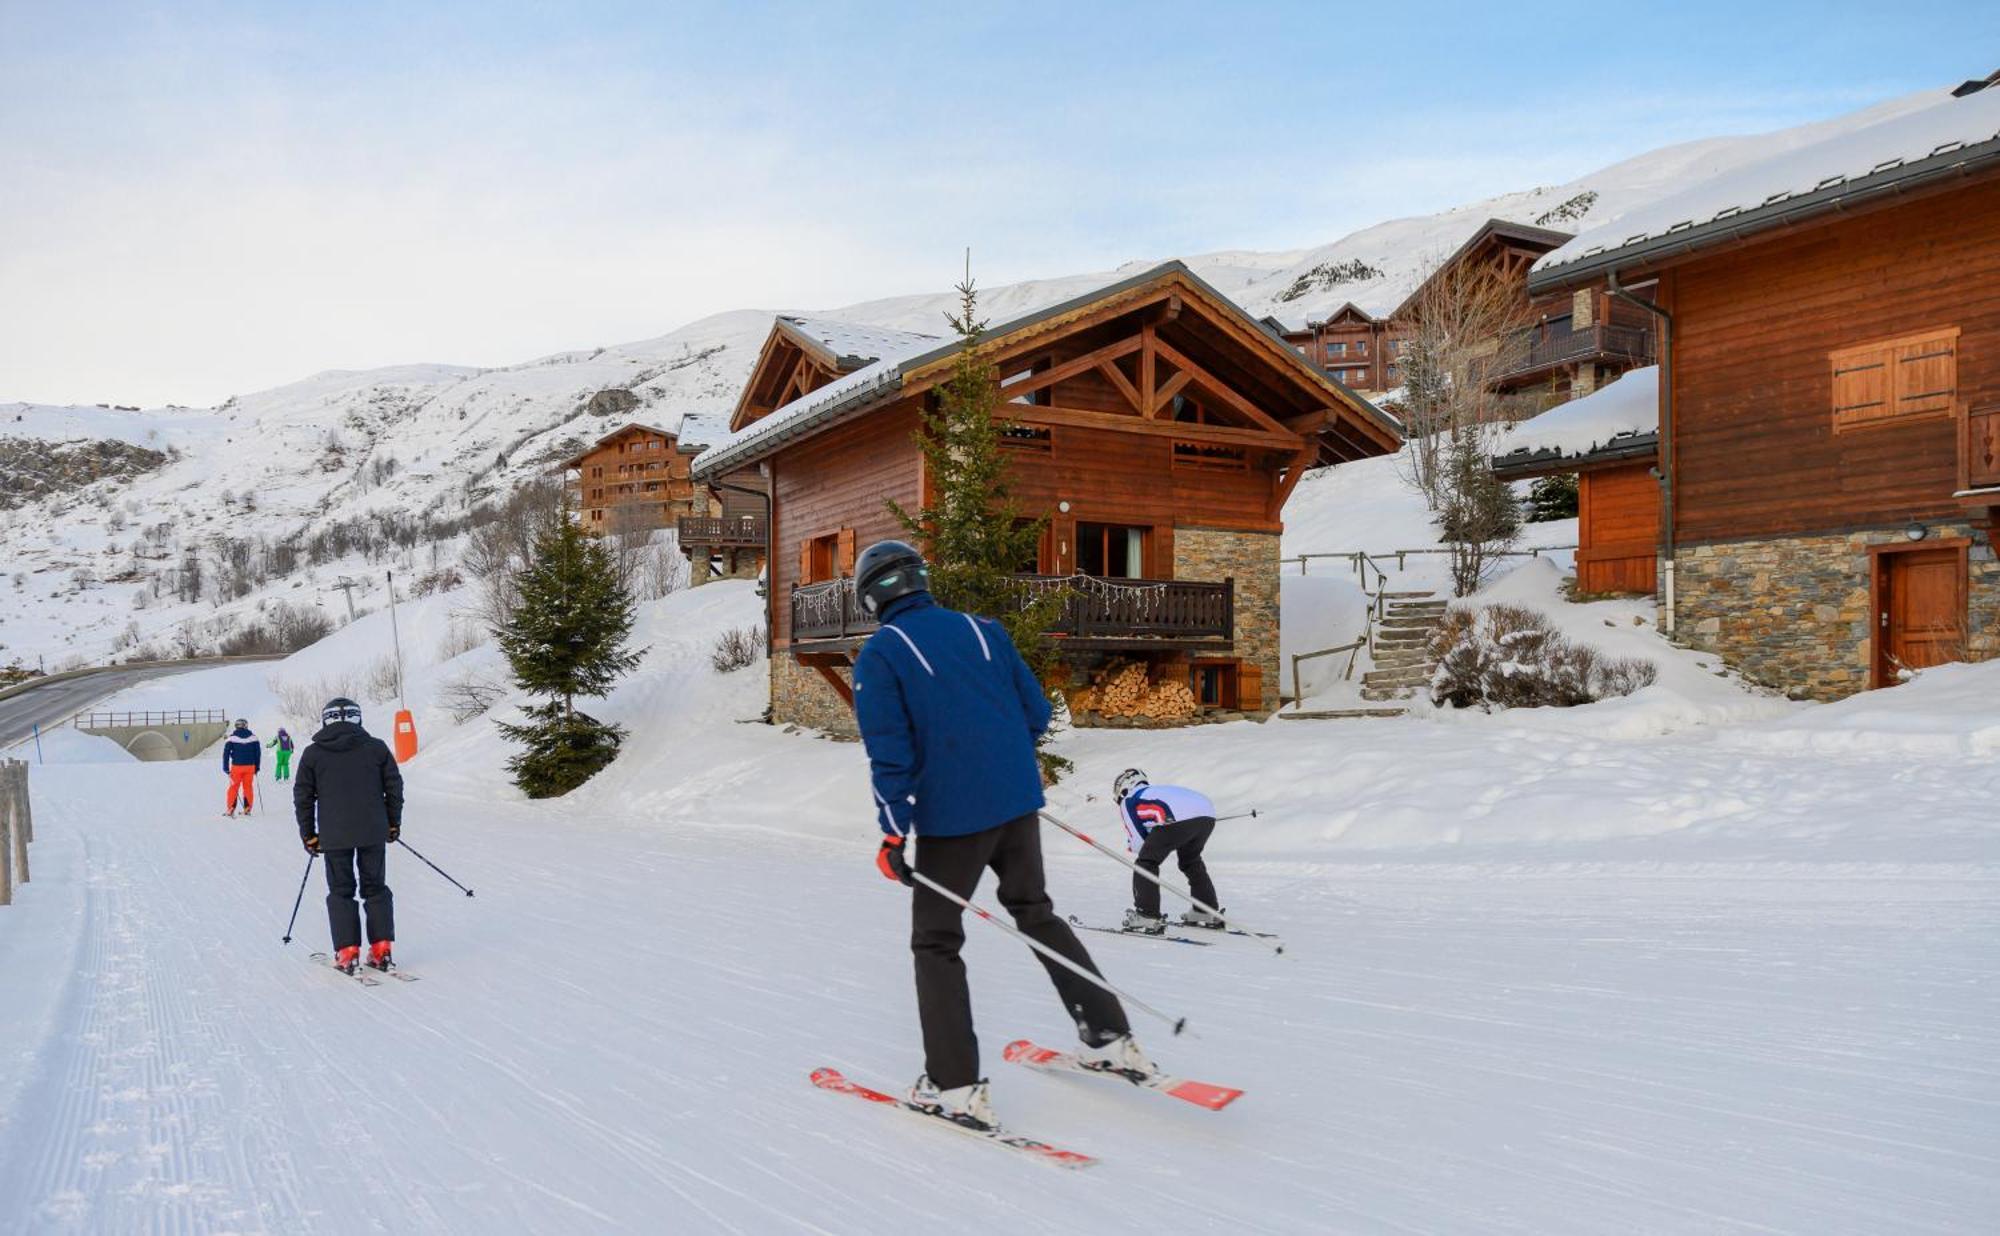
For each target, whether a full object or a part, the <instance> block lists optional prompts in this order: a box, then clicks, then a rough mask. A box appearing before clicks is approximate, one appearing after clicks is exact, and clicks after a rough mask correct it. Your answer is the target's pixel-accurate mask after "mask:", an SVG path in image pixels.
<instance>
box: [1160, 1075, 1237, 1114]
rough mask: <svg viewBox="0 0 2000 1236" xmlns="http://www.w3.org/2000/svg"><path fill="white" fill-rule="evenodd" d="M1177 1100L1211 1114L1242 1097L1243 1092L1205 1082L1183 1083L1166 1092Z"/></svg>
mask: <svg viewBox="0 0 2000 1236" xmlns="http://www.w3.org/2000/svg"><path fill="white" fill-rule="evenodd" d="M1167 1093H1168V1094H1171V1095H1173V1096H1174V1097H1175V1098H1177V1099H1184V1100H1186V1101H1187V1102H1189V1103H1192V1104H1194V1105H1195V1106H1196V1107H1206V1108H1207V1109H1208V1110H1210V1111H1212V1112H1219V1111H1221V1110H1222V1109H1223V1108H1225V1107H1227V1106H1229V1105H1230V1104H1231V1103H1234V1102H1235V1101H1236V1100H1238V1099H1240V1098H1242V1097H1243V1092H1242V1091H1241V1090H1237V1089H1235V1088H1233V1087H1230V1086H1211V1085H1209V1084H1208V1083H1207V1082H1198V1081H1184V1082H1182V1083H1180V1084H1179V1085H1177V1086H1175V1087H1173V1088H1172V1089H1170V1090H1168V1091H1167Z"/></svg>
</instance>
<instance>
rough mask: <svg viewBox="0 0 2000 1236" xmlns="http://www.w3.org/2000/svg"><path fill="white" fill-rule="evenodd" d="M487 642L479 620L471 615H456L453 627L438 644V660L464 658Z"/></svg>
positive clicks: (449, 628)
mask: <svg viewBox="0 0 2000 1236" xmlns="http://www.w3.org/2000/svg"><path fill="white" fill-rule="evenodd" d="M485 642H486V636H485V633H484V632H482V631H481V630H480V629H479V621H478V619H476V618H474V617H472V616H471V615H454V616H453V617H452V620H451V625H450V626H448V627H446V628H445V633H444V640H443V642H441V643H440V644H438V660H440V661H449V660H451V659H452V658H453V657H462V656H464V655H465V654H466V653H468V652H471V651H472V650H473V649H475V648H477V647H479V646H480V645H481V644H483V643H485Z"/></svg>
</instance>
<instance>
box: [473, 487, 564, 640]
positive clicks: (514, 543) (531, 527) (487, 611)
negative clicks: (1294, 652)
mask: <svg viewBox="0 0 2000 1236" xmlns="http://www.w3.org/2000/svg"><path fill="white" fill-rule="evenodd" d="M562 502H563V488H562V483H561V482H559V481H557V480H555V479H554V478H548V477H545V478H539V479H536V480H533V481H529V482H528V483H527V484H524V485H522V486H521V487H520V488H518V489H516V490H515V491H514V492H513V493H511V494H509V495H507V497H506V498H504V499H503V500H501V501H500V502H499V503H498V504H497V505H495V506H492V507H486V508H482V510H481V512H480V515H481V516H482V518H480V520H479V521H478V524H477V526H476V527H474V528H473V529H472V530H471V532H470V533H469V534H468V535H467V536H466V539H465V552H464V553H463V554H462V555H461V556H460V562H461V563H462V564H463V565H464V567H465V572H466V574H467V575H469V576H471V577H472V579H473V580H475V581H477V582H478V583H479V584H480V586H481V590H482V593H483V595H482V596H481V599H480V609H479V616H480V618H481V619H483V620H484V621H485V623H486V625H487V626H489V627H503V626H506V625H507V623H508V621H509V620H510V619H512V618H513V616H514V605H515V603H516V602H517V601H518V600H519V599H520V595H519V593H518V592H517V591H516V589H515V585H514V576H515V575H516V574H518V573H519V572H520V571H521V569H522V568H523V567H525V566H527V564H528V559H529V557H530V556H531V555H532V553H533V551H534V547H535V537H536V536H537V535H539V534H540V532H541V530H542V529H543V528H545V527H547V526H548V524H549V522H550V521H551V520H556V519H562V518H564V514H563V506H562Z"/></svg>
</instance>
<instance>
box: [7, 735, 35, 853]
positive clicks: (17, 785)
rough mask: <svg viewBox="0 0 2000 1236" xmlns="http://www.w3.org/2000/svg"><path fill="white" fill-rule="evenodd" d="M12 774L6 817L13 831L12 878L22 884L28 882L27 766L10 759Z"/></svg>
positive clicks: (9, 779)
mask: <svg viewBox="0 0 2000 1236" xmlns="http://www.w3.org/2000/svg"><path fill="white" fill-rule="evenodd" d="M9 763H11V764H12V765H13V767H12V768H11V769H9V771H10V772H11V773H12V774H13V775H12V776H11V777H9V778H8V781H9V782H10V784H9V786H8V793H7V819H8V821H9V823H10V826H11V828H12V831H13V833H14V878H15V879H16V880H17V881H19V882H20V883H22V884H26V883H27V882H28V841H29V840H30V838H29V825H28V766H27V765H26V764H23V763H22V762H21V761H19V760H10V761H9Z"/></svg>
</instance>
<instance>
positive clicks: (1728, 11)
mask: <svg viewBox="0 0 2000 1236" xmlns="http://www.w3.org/2000/svg"><path fill="white" fill-rule="evenodd" d="M1489 11H1490V14H1491V15H1489ZM1649 13H1650V14H1652V15H1651V16H1648V15H1647V14H1649ZM1887 16H1888V14H1886V13H1885V11H1884V10H1883V9H1882V7H1881V6H1880V5H1879V4H1868V5H1837V4H1815V5H1797V6H1794V5H1784V4H1744V3H1740V2H1738V3H1730V4H1723V5H1715V6H1712V8H1711V7H1709V6H1703V5H1691V4H1679V5H1671V6H1666V5H1662V6H1648V5H1634V4H1631V3H1629V2H1621V3H1609V2H1606V3H1597V4H1582V5H1562V6H1532V5H1529V6H1523V5H1506V6H1497V5H1496V6H1486V5H1476V6H1475V5H1468V6H1465V7H1463V8H1456V7H1452V6H1425V5H1417V4H1400V5H1361V4H1355V5H1344V4H1329V3H1326V2H1325V0H1319V2H1317V3H1300V4H1271V5H1266V6H1251V5H1234V4H1225V3H1219V2H1211V3H1205V4H1178V3H1171V2H1165V0H1155V2H1153V3H1145V4H1131V5H1113V4H1096V3H1091V2H1090V0H1065V2H1063V3H1055V4H1024V5H1008V4H987V5H983V6H971V5H950V4H938V3H935V0H932V2H931V3H923V4H911V5H862V4H842V3H835V2H830V0H820V2H818V3H812V4H808V5H757V4H749V3H721V4H689V5H673V4H666V3H632V4H573V5H571V4H538V5H525V4H522V5H516V4H508V3H503V2H501V0H481V2H478V3H462V4H421V3H417V2H415V0H410V2H407V3H395V4H370V3H361V2H344V3H303V2H297V0H271V2H269V3H262V4H207V3H200V2H198V0H171V2H168V3H159V4H92V3H89V2H88V0H69V2H66V3H58V2H55V0H49V2H46V3H41V2H32V0H0V401H9V400H14V399H28V400H37V401H43V402H59V403H69V402H77V403H95V402H115V403H144V404H148V405H151V404H160V403H167V402H178V403H188V404H209V403H214V402H217V401H219V400H221V399H223V398H225V397H226V396H228V395H230V394H233V393H240V392H244V391H251V390H257V389H260V388H263V387H268V386H273V385H277V384H280V383H283V382H287V381H291V380H294V379H296V378H299V377H303V376H305V375H306V374H309V373H312V372H315V371H318V370H321V369H331V368H363V367H371V366H376V365H384V364H395V363H401V362H412V361H441V362H451V363H457V364H469V365H501V364H511V363H514V362H517V361H522V360H527V359H530V358H532V357H534V356H538V355H541V354H544V353H548V352H553V351H559V350H563V349H569V348H578V347H590V346H595V345H598V344H609V343H617V342H621V341H626V340H633V339H643V338H647V337H650V336H654V335H660V334H664V333H666V332H668V331H670V330H672V329H674V328H675V327H678V326H680V325H683V324H685V323H686V322H688V321H691V320H693V319H695V318H698V317H701V316H703V315H706V314H709V313H714V312H719V311H721V310H725V309H734V308H747V307H757V308H791V309H805V308H827V307H834V306H839V305H843V304H849V303H852V302H855V301H860V300H866V299H869V298H873V297H878V296H885V295H893V294H898V293H904V292H912V291H925V290H933V289H938V288H942V287H944V286H946V285H948V284H949V283H950V282H951V280H952V278H953V277H954V274H955V273H956V271H957V269H958V265H959V262H960V253H961V251H962V249H963V248H964V247H965V246H967V245H970V246H971V247H972V249H973V253H974V263H975V270H976V272H977V273H978V275H979V276H980V280H981V282H982V283H985V284H988V285H992V284H997V283H1005V282H1011V281H1013V280H1016V279H1021V278H1027V277H1031V276H1036V275H1055V274H1065V273H1070V272H1074V271H1081V270H1093V269H1103V268H1108V267H1111V266H1114V265H1116V264H1117V263H1119V262H1122V261H1125V260H1128V259H1132V258H1141V257H1143V258H1159V257H1170V256H1178V255H1183V254H1193V253H1203V252H1209V251H1213V250H1217V249H1233V248H1254V249H1292V248H1304V247H1308V246H1311V245H1317V244H1322V243H1325V242H1327V241H1331V240H1334V239H1336V238H1338V237H1339V236H1341V235H1342V234H1344V233H1346V232H1349V231H1352V230H1354V229H1355V228H1358V227H1363V226H1366V225H1368V224H1371V223H1375V222H1379V221H1381V220H1383V219H1387V218H1392V217H1395V216H1399V215H1407V214H1413V213H1423V212H1429V211H1433V210H1437V209H1441V208H1443V207H1446V206H1450V205H1453V204H1456V203H1459V202H1463V201H1467V200H1471V199H1475V198H1480V197H1485V196H1488V195H1490V194H1493V193H1497V192H1502V191H1505V190H1510V189H1521V188H1528V187H1532V186H1533V185H1536V184H1543V183H1555V182H1560V181H1563V180H1568V179H1570V178H1572V177H1574V176H1577V175H1579V174H1581V173H1583V172H1586V171H1589V170H1591V169H1593V168H1595V167H1598V166H1601V165H1603V164H1606V163H1609V162H1613V161H1615V160H1617V159H1620V158H1624V157H1626V156H1629V155H1632V154H1637V153H1639V152H1641V151H1644V150H1647V149H1651V148H1653V147H1656V146H1660V145H1664V144H1667V143H1670V142H1675V141H1682V140H1687V139H1691V138H1697V137H1707V136H1713V135H1716V134H1721V133H1745V132H1756V131H1760V130H1764V129H1770V128H1776V127H1781V126H1784V125H1790V124H1795V123H1799V122H1801V121H1805V120H1812V119H1818V118H1822V117H1825V116H1829V115H1834V114H1837V113H1840V112H1844V111H1849V110H1852V109H1854V108H1856V107H1859V106H1863V105H1865V104H1868V103H1872V102H1875V101H1878V100H1880V99H1884V98H1888V97H1892V96H1895V95H1898V94H1903V93H1907V92H1909V91H1911V90H1915V89H1920V88H1924V87H1927V86H1935V85H1940V84H1949V83H1954V82H1956V81H1958V80H1961V79H1963V78H1965V77H1969V76H1974V75H1983V74H1984V73H1986V72H1988V71H1990V70H1991V69H1993V68H1995V67H2000V64H1994V63H1987V61H1993V60H2000V4H1993V3H1990V2H1988V3H1965V4H1924V3H1903V4H1899V5H1897V6H1895V9H1894V11H1893V20H1885V17H1887ZM1538 27H1539V28H1538Z"/></svg>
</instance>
